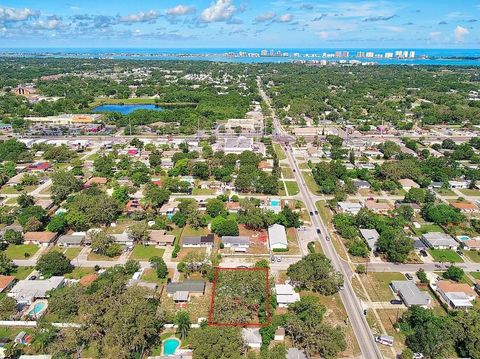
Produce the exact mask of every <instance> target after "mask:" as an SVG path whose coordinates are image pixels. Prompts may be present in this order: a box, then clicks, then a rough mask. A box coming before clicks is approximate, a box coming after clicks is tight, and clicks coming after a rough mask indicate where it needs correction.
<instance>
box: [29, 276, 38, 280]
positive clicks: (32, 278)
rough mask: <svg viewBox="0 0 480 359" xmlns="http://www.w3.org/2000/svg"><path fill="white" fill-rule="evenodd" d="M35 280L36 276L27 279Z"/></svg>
mask: <svg viewBox="0 0 480 359" xmlns="http://www.w3.org/2000/svg"><path fill="white" fill-rule="evenodd" d="M35 279H37V276H36V275H32V276H31V277H30V278H28V280H35Z"/></svg>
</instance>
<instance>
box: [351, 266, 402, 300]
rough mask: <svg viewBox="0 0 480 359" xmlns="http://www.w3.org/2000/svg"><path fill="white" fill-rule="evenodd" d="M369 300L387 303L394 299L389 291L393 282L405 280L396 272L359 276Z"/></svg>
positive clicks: (371, 273)
mask: <svg viewBox="0 0 480 359" xmlns="http://www.w3.org/2000/svg"><path fill="white" fill-rule="evenodd" d="M360 278H361V280H362V282H363V285H364V286H365V289H366V290H367V293H368V295H369V296H370V299H371V300H372V301H374V302H388V301H390V300H392V299H394V298H395V296H394V295H393V292H392V290H391V289H390V286H389V285H390V282H391V281H393V280H405V276H404V275H403V274H402V273H398V272H370V273H368V274H365V275H361V276H360Z"/></svg>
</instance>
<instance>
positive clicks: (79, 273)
mask: <svg viewBox="0 0 480 359" xmlns="http://www.w3.org/2000/svg"><path fill="white" fill-rule="evenodd" d="M94 272H95V269H93V268H90V267H75V269H74V270H73V271H72V272H71V273H68V274H66V275H65V278H69V279H80V278H82V277H84V276H86V275H87V274H91V273H94Z"/></svg>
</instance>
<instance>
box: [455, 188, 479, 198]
mask: <svg viewBox="0 0 480 359" xmlns="http://www.w3.org/2000/svg"><path fill="white" fill-rule="evenodd" d="M460 192H462V193H463V194H464V195H465V196H472V197H480V191H479V190H478V189H461V190H460Z"/></svg>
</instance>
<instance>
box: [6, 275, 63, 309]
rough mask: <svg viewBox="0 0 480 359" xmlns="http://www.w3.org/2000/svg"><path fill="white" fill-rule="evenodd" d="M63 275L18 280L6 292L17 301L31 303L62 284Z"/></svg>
mask: <svg viewBox="0 0 480 359" xmlns="http://www.w3.org/2000/svg"><path fill="white" fill-rule="evenodd" d="M63 281H64V277H58V276H57V277H51V278H48V279H44V280H27V279H24V280H20V281H18V282H17V284H15V286H14V287H13V288H12V289H11V290H10V292H9V293H8V294H7V295H8V296H9V297H12V298H13V299H15V300H16V301H17V302H19V303H27V304H30V303H32V302H33V301H34V300H35V299H37V298H45V297H46V293H47V292H48V291H49V290H52V289H56V288H58V287H60V286H61V285H62V284H63Z"/></svg>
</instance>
